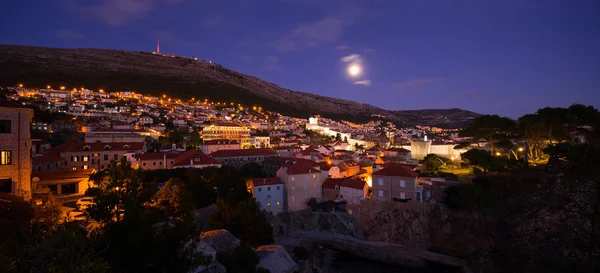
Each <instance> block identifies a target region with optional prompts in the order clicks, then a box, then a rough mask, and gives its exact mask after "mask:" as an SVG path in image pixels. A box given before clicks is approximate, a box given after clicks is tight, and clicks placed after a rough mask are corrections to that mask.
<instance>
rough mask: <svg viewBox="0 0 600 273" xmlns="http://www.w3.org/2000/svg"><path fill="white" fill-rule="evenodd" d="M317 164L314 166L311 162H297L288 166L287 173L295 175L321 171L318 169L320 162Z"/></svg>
mask: <svg viewBox="0 0 600 273" xmlns="http://www.w3.org/2000/svg"><path fill="white" fill-rule="evenodd" d="M315 163H316V162H315ZM316 164H317V166H314V165H313V164H309V163H307V162H298V163H296V164H293V165H289V166H287V174H288V175H295V174H307V173H318V172H321V171H320V170H318V169H316V168H317V167H320V165H319V163H316Z"/></svg>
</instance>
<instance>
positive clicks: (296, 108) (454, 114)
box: [0, 45, 479, 127]
mask: <svg viewBox="0 0 600 273" xmlns="http://www.w3.org/2000/svg"><path fill="white" fill-rule="evenodd" d="M0 52H2V54H0V67H1V68H0V85H16V84H18V83H26V84H27V85H28V86H37V87H43V86H46V85H48V84H50V85H65V86H85V87H86V88H90V89H105V90H109V91H117V90H118V91H122V90H132V91H140V92H144V93H147V94H151V95H161V94H165V93H168V94H169V95H170V96H173V97H181V98H190V97H195V98H198V99H204V98H207V99H210V100H216V101H235V102H237V103H242V104H245V105H261V106H262V107H263V108H264V109H265V110H269V111H274V112H278V113H281V114H284V115H289V116H295V117H304V118H306V117H308V116H310V115H315V114H320V115H322V116H324V117H328V118H332V119H336V120H341V119H344V120H349V121H353V122H367V121H369V120H372V119H375V118H380V117H381V118H383V119H384V120H388V121H391V122H394V123H396V124H397V125H400V126H414V125H430V126H438V127H463V126H466V125H467V124H468V123H469V122H470V120H471V119H472V118H473V117H476V116H478V115H479V114H477V113H473V112H470V111H466V110H461V109H439V110H436V109H430V110H411V111H390V110H385V109H381V108H378V107H375V106H372V105H368V104H363V103H358V102H354V101H349V100H343V99H336V98H331V97H325V96H319V95H315V94H311V93H306V92H298V91H292V90H289V89H286V88H283V87H280V86H278V85H276V84H274V83H270V82H267V81H263V80H261V79H259V78H256V77H253V76H249V75H245V74H242V73H239V72H236V71H233V70H230V69H227V68H224V67H223V66H221V65H219V64H215V63H209V62H204V61H201V60H195V59H192V58H186V57H179V56H175V57H166V56H160V55H154V54H152V53H149V52H132V51H123V50H106V49H91V48H76V49H64V48H46V47H34V46H16V45H0ZM374 116H378V117H374Z"/></svg>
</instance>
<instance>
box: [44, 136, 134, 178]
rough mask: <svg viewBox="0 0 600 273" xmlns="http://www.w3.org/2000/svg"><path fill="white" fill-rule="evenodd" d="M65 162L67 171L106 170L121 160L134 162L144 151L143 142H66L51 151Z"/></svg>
mask: <svg viewBox="0 0 600 273" xmlns="http://www.w3.org/2000/svg"><path fill="white" fill-rule="evenodd" d="M51 150H52V151H57V152H59V153H60V156H61V157H62V158H64V159H65V160H66V161H67V169H68V170H87V169H91V168H94V169H96V170H99V171H102V170H105V169H108V168H109V167H110V165H111V163H112V162H119V161H120V160H121V159H126V160H127V161H135V156H136V155H139V154H142V153H143V152H144V151H145V150H146V144H145V143H144V142H110V143H101V142H96V143H83V142H79V141H73V142H67V143H63V144H61V145H58V146H56V147H54V148H52V149H51Z"/></svg>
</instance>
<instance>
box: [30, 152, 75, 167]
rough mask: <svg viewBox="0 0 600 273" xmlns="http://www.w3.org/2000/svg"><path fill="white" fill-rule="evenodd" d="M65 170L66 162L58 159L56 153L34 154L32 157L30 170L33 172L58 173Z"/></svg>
mask: <svg viewBox="0 0 600 273" xmlns="http://www.w3.org/2000/svg"><path fill="white" fill-rule="evenodd" d="M66 168H67V161H66V160H65V159H64V158H62V157H60V154H59V153H57V152H47V153H39V154H35V155H33V157H32V169H33V171H34V172H44V171H58V170H65V169H66Z"/></svg>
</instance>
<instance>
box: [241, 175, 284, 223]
mask: <svg viewBox="0 0 600 273" xmlns="http://www.w3.org/2000/svg"><path fill="white" fill-rule="evenodd" d="M246 186H247V187H248V190H250V192H251V193H252V196H254V198H255V199H256V202H258V203H259V204H260V209H261V210H265V211H268V212H271V213H273V215H277V214H278V213H280V212H283V205H284V200H283V195H284V194H283V193H284V188H283V182H281V180H280V179H279V178H277V177H271V178H255V179H252V180H249V181H248V182H246Z"/></svg>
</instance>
